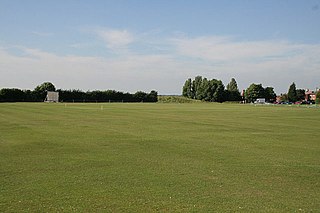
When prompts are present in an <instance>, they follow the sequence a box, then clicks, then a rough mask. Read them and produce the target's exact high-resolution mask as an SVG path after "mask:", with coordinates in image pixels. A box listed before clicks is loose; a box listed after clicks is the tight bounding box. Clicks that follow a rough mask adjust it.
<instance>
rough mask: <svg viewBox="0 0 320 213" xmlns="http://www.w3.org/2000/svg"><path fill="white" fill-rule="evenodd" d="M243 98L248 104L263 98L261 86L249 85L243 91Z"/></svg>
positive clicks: (263, 92) (263, 93)
mask: <svg viewBox="0 0 320 213" xmlns="http://www.w3.org/2000/svg"><path fill="white" fill-rule="evenodd" d="M245 98H246V100H247V102H248V103H252V102H254V101H255V100H256V99H257V98H265V91H264V88H263V87H262V85H261V84H251V85H250V86H249V87H248V88H247V90H246V91H245Z"/></svg>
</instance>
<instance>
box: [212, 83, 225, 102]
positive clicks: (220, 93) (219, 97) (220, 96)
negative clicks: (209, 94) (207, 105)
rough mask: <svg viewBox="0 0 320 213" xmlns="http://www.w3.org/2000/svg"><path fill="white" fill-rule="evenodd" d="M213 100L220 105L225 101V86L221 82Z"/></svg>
mask: <svg viewBox="0 0 320 213" xmlns="http://www.w3.org/2000/svg"><path fill="white" fill-rule="evenodd" d="M213 99H214V101H216V102H220V103H222V102H223V101H225V92H224V85H223V83H222V81H219V84H218V87H217V89H216V91H215V92H214V94H213Z"/></svg>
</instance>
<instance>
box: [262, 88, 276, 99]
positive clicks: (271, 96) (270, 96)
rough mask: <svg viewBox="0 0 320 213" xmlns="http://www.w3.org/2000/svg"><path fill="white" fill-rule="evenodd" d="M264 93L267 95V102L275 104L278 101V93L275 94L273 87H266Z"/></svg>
mask: <svg viewBox="0 0 320 213" xmlns="http://www.w3.org/2000/svg"><path fill="white" fill-rule="evenodd" d="M264 93H265V96H264V97H265V99H266V101H267V102H269V103H273V102H274V101H275V100H276V97H277V95H276V93H275V92H274V89H273V87H266V88H265V89H264Z"/></svg>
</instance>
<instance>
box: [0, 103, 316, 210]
mask: <svg viewBox="0 0 320 213" xmlns="http://www.w3.org/2000/svg"><path fill="white" fill-rule="evenodd" d="M101 106H103V109H102V108H101ZM319 126H320V110H319V108H306V107H288V106H256V107H255V106H253V105H233V104H210V103H196V104H160V103H157V104H67V105H65V104H44V103H12V104H10V103H3V104H0V133H1V134H0V212H101V211H102V212H104V211H105V212H156V211H160V212H320V139H319V138H320V132H319Z"/></svg>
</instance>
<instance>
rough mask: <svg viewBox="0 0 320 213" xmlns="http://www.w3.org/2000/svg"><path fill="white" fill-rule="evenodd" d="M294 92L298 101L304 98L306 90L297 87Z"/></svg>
mask: <svg viewBox="0 0 320 213" xmlns="http://www.w3.org/2000/svg"><path fill="white" fill-rule="evenodd" d="M296 92H297V100H298V101H302V100H304V99H305V94H306V91H305V90H304V89H297V90H296Z"/></svg>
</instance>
